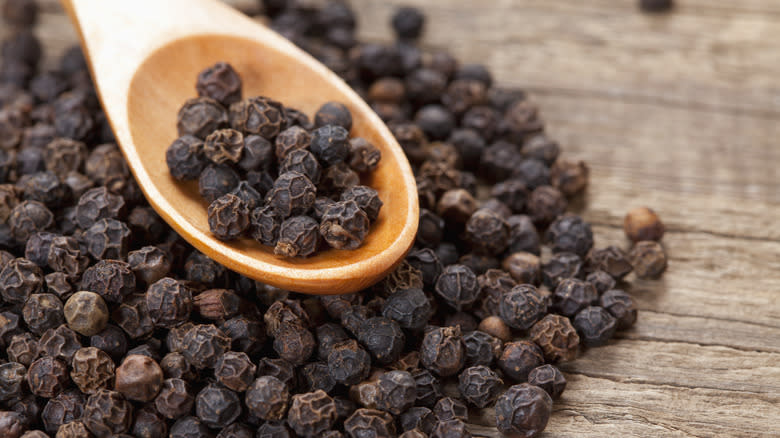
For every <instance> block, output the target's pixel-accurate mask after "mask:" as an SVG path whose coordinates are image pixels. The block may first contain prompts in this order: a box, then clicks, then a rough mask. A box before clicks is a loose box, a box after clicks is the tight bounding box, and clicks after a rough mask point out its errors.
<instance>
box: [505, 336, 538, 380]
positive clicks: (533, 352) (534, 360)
mask: <svg viewBox="0 0 780 438" xmlns="http://www.w3.org/2000/svg"><path fill="white" fill-rule="evenodd" d="M541 365H544V356H543V355H542V350H541V349H540V348H539V346H538V345H536V344H535V343H533V342H530V341H515V342H509V343H507V344H506V345H504V351H503V352H502V353H501V356H500V357H499V358H498V366H499V368H501V370H502V371H503V372H504V374H505V375H506V376H507V377H509V378H510V379H512V380H514V381H516V382H525V381H526V380H527V379H528V373H530V372H531V370H532V369H534V368H536V367H538V366H541Z"/></svg>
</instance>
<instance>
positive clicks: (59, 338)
mask: <svg viewBox="0 0 780 438" xmlns="http://www.w3.org/2000/svg"><path fill="white" fill-rule="evenodd" d="M38 347H39V349H40V351H41V354H42V355H43V356H51V357H56V358H57V359H62V360H63V361H65V363H70V361H71V359H72V358H73V355H74V354H75V353H76V350H78V349H79V348H81V339H80V338H79V335H77V334H76V332H74V331H73V330H71V329H70V328H68V326H66V325H64V324H63V325H61V326H59V327H57V328H53V329H49V330H46V331H45V332H44V333H43V335H41V338H40V339H39V340H38Z"/></svg>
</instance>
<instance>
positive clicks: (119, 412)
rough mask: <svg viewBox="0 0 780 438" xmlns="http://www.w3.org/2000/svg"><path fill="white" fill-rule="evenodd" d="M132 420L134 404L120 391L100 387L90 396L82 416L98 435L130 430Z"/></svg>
mask: <svg viewBox="0 0 780 438" xmlns="http://www.w3.org/2000/svg"><path fill="white" fill-rule="evenodd" d="M132 420H133V407H132V405H131V404H130V403H129V402H127V401H126V400H125V399H124V398H123V397H122V395H121V394H120V393H118V392H116V391H111V390H108V389H99V390H98V391H97V392H96V393H94V394H92V395H90V396H89V398H88V399H87V402H86V403H85V404H84V413H83V416H82V418H81V421H83V422H84V424H85V425H86V426H87V428H88V429H89V431H90V432H92V433H93V434H94V435H95V436H98V437H104V436H111V435H113V434H120V433H125V432H128V431H129V430H130V425H131V422H132Z"/></svg>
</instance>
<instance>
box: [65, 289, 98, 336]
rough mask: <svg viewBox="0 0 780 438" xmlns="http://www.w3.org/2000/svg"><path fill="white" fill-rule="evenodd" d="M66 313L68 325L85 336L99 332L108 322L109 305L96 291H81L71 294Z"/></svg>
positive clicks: (66, 304) (66, 305)
mask: <svg viewBox="0 0 780 438" xmlns="http://www.w3.org/2000/svg"><path fill="white" fill-rule="evenodd" d="M64 314H65V320H66V321H67V322H68V327H70V328H71V329H73V330H75V331H77V332H79V333H80V334H82V335H84V336H92V335H95V334H97V333H99V332H100V331H102V330H103V329H104V328H105V327H106V324H107V323H108V306H106V303H105V301H103V298H102V297H101V296H100V295H98V294H96V293H94V292H87V291H80V292H76V293H75V294H73V295H71V297H70V298H68V301H67V302H66V303H65V307H64Z"/></svg>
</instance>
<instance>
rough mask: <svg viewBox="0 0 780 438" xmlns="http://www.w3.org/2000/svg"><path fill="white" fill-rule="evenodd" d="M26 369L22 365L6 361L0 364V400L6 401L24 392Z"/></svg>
mask: <svg viewBox="0 0 780 438" xmlns="http://www.w3.org/2000/svg"><path fill="white" fill-rule="evenodd" d="M26 373H27V370H26V369H25V367H24V365H22V364H20V363H16V362H8V363H4V364H2V365H0V400H2V401H3V402H8V401H11V400H13V399H16V398H19V397H21V396H22V394H24V391H25V387H24V380H25V374H26Z"/></svg>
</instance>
